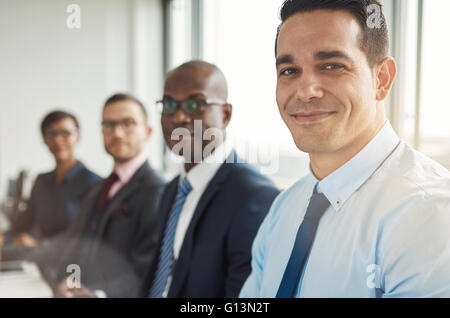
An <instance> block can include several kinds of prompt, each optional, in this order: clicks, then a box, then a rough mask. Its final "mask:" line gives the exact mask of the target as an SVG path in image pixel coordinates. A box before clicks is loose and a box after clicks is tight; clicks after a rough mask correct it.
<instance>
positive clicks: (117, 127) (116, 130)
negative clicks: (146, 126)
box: [111, 125, 125, 137]
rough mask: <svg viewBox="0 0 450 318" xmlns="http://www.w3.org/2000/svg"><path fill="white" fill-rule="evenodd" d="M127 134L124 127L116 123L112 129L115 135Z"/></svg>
mask: <svg viewBox="0 0 450 318" xmlns="http://www.w3.org/2000/svg"><path fill="white" fill-rule="evenodd" d="M124 134H125V131H124V128H123V127H122V126H121V125H115V126H114V127H113V129H112V131H111V135H112V136H114V137H122V136H123V135H124Z"/></svg>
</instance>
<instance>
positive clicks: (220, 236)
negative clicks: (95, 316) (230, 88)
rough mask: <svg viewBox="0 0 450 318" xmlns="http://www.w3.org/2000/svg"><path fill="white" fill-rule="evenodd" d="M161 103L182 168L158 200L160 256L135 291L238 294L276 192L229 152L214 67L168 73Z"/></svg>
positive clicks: (220, 78) (221, 80) (225, 111)
mask: <svg viewBox="0 0 450 318" xmlns="http://www.w3.org/2000/svg"><path fill="white" fill-rule="evenodd" d="M159 104H160V105H161V106H162V115H161V124H162V128H163V134H164V138H165V141H166V144H167V146H168V147H169V148H170V149H171V150H172V152H174V153H176V154H177V155H182V156H183V157H184V166H183V169H182V172H181V175H180V176H178V177H176V178H175V179H174V180H173V181H172V182H171V183H170V184H169V185H168V186H167V188H166V190H165V192H164V194H163V198H162V200H161V206H160V213H161V214H162V215H161V217H162V218H163V224H164V227H163V229H162V231H161V236H160V239H159V253H158V255H157V256H155V258H154V261H153V263H152V264H151V266H150V267H149V273H148V275H147V278H146V280H145V282H144V284H143V288H142V294H141V296H147V297H152V298H161V297H163V298H165V297H175V298H183V297H236V296H237V295H238V293H239V290H240V288H241V286H242V284H243V283H244V281H245V279H246V278H247V276H248V274H249V273H250V248H251V244H252V241H253V238H254V236H255V234H256V231H257V229H258V227H259V225H260V223H261V221H262V220H263V218H264V216H265V215H266V213H267V212H268V210H269V208H270V205H271V203H272V200H273V199H274V198H275V196H276V195H277V194H278V190H277V189H276V188H275V186H274V185H273V184H272V182H271V181H269V179H267V178H266V177H264V176H262V175H261V174H260V173H258V172H257V171H256V170H254V169H253V168H251V167H250V166H249V165H248V164H246V163H243V162H242V160H239V159H238V157H237V155H236V153H235V152H234V151H233V150H232V149H230V145H229V144H228V142H227V140H226V138H225V130H226V127H227V125H228V123H229V121H230V119H231V113H232V107H231V105H230V104H229V103H227V83H226V80H225V77H224V75H223V73H222V72H221V71H220V70H219V69H218V68H217V67H216V66H215V65H212V64H209V63H205V62H202V61H191V62H188V63H185V64H183V65H181V66H179V67H178V68H176V69H175V70H173V71H171V72H170V73H169V74H168V75H167V78H166V81H165V87H164V97H163V100H162V101H160V102H159ZM238 161H239V162H238Z"/></svg>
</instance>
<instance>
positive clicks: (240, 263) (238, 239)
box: [225, 188, 278, 297]
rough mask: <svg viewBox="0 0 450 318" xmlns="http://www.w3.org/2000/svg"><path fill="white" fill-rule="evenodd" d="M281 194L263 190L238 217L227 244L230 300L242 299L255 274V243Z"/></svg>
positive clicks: (271, 189)
mask: <svg viewBox="0 0 450 318" xmlns="http://www.w3.org/2000/svg"><path fill="white" fill-rule="evenodd" d="M277 194H278V191H277V190H275V188H266V189H265V190H261V189H259V190H258V191H257V193H255V194H254V195H253V196H251V197H250V198H249V199H248V200H247V202H246V203H247V204H246V205H245V206H244V207H242V209H241V211H240V212H239V213H237V214H236V216H235V217H234V220H233V222H232V225H231V229H230V232H229V236H228V242H227V255H228V263H227V278H226V284H225V286H226V297H238V295H239V292H240V290H241V287H242V285H243V284H244V282H245V280H246V279H247V277H248V276H249V274H250V272H251V265H250V262H251V248H252V243H253V240H254V238H255V235H256V233H257V231H258V229H259V226H260V225H261V223H262V221H263V219H264V217H265V216H266V214H267V212H268V211H269V209H270V206H271V204H272V201H273V199H274V198H275V197H276V195H277Z"/></svg>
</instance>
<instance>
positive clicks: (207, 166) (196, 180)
mask: <svg viewBox="0 0 450 318" xmlns="http://www.w3.org/2000/svg"><path fill="white" fill-rule="evenodd" d="M231 150H232V149H231V145H230V143H229V142H228V141H227V139H225V140H224V142H223V143H222V144H221V145H220V146H219V147H217V148H216V149H215V150H214V152H213V153H212V154H211V155H209V156H208V157H206V158H204V159H203V160H202V161H201V162H200V163H198V164H196V165H195V166H194V167H193V168H192V169H191V170H189V172H186V170H185V168H184V165H183V168H182V170H181V177H180V184H181V182H182V181H183V179H184V178H185V177H186V178H187V179H188V181H189V183H190V184H191V186H192V189H193V190H195V191H199V192H203V190H204V189H205V188H206V186H207V185H208V183H209V182H210V181H211V179H212V178H213V177H214V175H215V174H216V172H217V170H219V167H220V166H221V165H222V164H223V163H224V162H225V160H226V159H227V158H228V156H229V155H230V153H231Z"/></svg>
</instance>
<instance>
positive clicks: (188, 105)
mask: <svg viewBox="0 0 450 318" xmlns="http://www.w3.org/2000/svg"><path fill="white" fill-rule="evenodd" d="M226 104H227V103H226V102H225V101H223V100H221V99H216V98H208V99H204V100H199V99H188V100H184V101H181V102H177V101H174V100H171V99H163V100H159V101H157V102H156V105H158V108H159V110H160V111H161V113H162V114H163V115H166V116H170V115H173V114H175V112H176V111H177V110H178V108H179V107H181V109H182V110H183V112H184V113H185V114H186V115H188V116H198V115H200V114H202V113H203V111H204V110H205V107H206V106H209V105H218V106H223V105H226Z"/></svg>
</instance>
